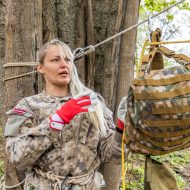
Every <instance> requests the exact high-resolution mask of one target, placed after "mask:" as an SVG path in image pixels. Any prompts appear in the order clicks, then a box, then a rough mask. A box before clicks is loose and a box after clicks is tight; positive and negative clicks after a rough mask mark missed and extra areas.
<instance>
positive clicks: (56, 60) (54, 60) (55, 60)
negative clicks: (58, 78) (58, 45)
mask: <svg viewBox="0 0 190 190" xmlns="http://www.w3.org/2000/svg"><path fill="white" fill-rule="evenodd" d="M58 61H59V59H52V60H51V62H58Z"/></svg>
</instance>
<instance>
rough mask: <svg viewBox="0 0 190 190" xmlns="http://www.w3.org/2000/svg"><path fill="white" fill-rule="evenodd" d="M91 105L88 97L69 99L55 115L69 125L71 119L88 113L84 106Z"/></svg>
mask: <svg viewBox="0 0 190 190" xmlns="http://www.w3.org/2000/svg"><path fill="white" fill-rule="evenodd" d="M89 105H91V101H90V97H89V96H83V97H82V98H78V99H71V100H69V101H68V102H66V103H65V104H64V105H63V106H62V107H61V109H60V110H57V112H56V113H57V114H58V115H59V117H60V118H61V119H62V120H63V122H64V123H70V121H71V119H73V117H74V116H75V115H77V114H79V113H85V112H88V108H83V107H85V106H89Z"/></svg>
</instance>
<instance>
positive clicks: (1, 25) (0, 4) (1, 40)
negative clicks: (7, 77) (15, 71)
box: [0, 0, 5, 125]
mask: <svg viewBox="0 0 190 190" xmlns="http://www.w3.org/2000/svg"><path fill="white" fill-rule="evenodd" d="M0 29H1V30H0V125H1V122H2V121H1V118H2V113H3V110H2V109H3V108H2V105H3V64H4V58H5V48H4V47H5V0H0Z"/></svg>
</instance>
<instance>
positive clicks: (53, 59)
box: [38, 45, 71, 87]
mask: <svg viewBox="0 0 190 190" xmlns="http://www.w3.org/2000/svg"><path fill="white" fill-rule="evenodd" d="M38 71H39V72H40V73H42V74H43V75H44V78H45V81H46V85H47V84H48V85H53V86H59V87H68V85H69V83H70V80H71V62H70V60H69V58H68V57H66V56H65V55H62V53H61V49H60V48H59V46H57V45H52V46H50V47H49V48H48V50H47V51H46V55H45V57H44V60H43V64H40V65H39V67H38Z"/></svg>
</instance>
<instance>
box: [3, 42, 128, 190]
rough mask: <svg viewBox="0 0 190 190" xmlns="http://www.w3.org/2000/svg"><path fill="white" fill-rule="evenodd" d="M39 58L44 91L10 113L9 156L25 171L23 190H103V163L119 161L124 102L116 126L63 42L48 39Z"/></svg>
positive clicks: (6, 135) (8, 129)
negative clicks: (101, 172)
mask: <svg viewBox="0 0 190 190" xmlns="http://www.w3.org/2000/svg"><path fill="white" fill-rule="evenodd" d="M38 57H39V63H40V64H39V65H38V71H39V72H40V73H41V74H42V75H43V76H44V79H45V90H44V91H43V92H42V93H40V94H37V95H34V96H30V97H26V98H23V99H22V100H21V101H20V102H19V103H18V104H17V105H16V106H15V108H14V109H13V110H10V111H9V112H7V114H8V120H7V123H6V128H5V137H6V139H7V141H6V151H7V155H8V158H9V160H10V161H11V162H12V163H13V164H15V166H16V167H17V168H18V169H19V170H27V172H26V179H25V185H24V189H25V190H52V189H54V190H71V189H72V190H100V189H101V187H103V186H105V182H104V179H103V176H102V174H100V173H99V172H98V168H99V165H100V163H101V162H107V161H109V160H111V159H112V160H115V161H120V157H121V138H122V132H123V128H124V124H123V122H122V121H121V120H123V118H122V117H123V116H124V113H125V109H123V108H124V107H125V106H124V103H125V101H123V102H122V103H121V105H120V108H119V111H118V113H119V118H120V119H118V125H117V127H115V126H114V124H113V121H112V114H111V112H110V111H109V109H108V108H107V107H106V106H105V104H104V102H103V100H102V98H100V96H97V94H96V93H95V92H93V91H92V90H90V89H89V88H87V87H85V86H84V85H83V84H82V82H81V81H80V80H79V77H78V74H77V70H76V68H75V65H74V62H73V59H74V57H73V54H72V52H71V50H70V48H69V47H68V46H67V45H66V44H65V43H63V42H61V41H59V40H57V39H55V40H52V41H51V42H48V43H46V44H45V45H43V46H42V48H41V49H40V51H39V55H38ZM120 113H121V114H120Z"/></svg>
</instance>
